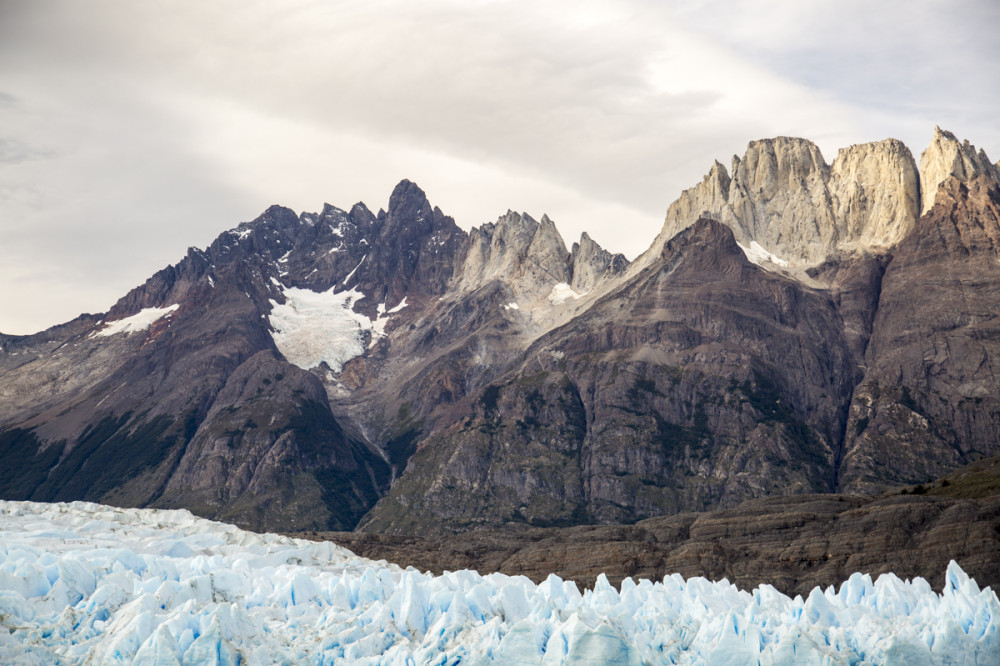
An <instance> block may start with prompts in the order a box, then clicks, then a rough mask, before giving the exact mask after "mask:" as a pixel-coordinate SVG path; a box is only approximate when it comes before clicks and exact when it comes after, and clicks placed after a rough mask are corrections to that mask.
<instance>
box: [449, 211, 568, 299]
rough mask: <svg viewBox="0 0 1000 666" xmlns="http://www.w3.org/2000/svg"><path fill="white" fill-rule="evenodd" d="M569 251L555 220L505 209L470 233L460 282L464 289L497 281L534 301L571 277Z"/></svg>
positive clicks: (521, 296) (475, 287)
mask: <svg viewBox="0 0 1000 666" xmlns="http://www.w3.org/2000/svg"><path fill="white" fill-rule="evenodd" d="M570 275H571V273H570V264H569V253H568V252H567V251H566V244H565V243H564V242H563V239H562V236H561V235H560V234H559V231H558V229H556V226H555V223H554V222H552V220H550V219H549V218H548V216H543V217H542V221H541V222H536V221H535V220H534V219H532V218H531V216H529V215H528V214H526V213H525V214H518V213H515V212H512V211H507V213H506V214H505V215H503V216H502V217H500V218H499V219H498V220H497V221H496V222H495V223H493V224H484V225H483V226H482V227H478V228H474V229H473V230H472V232H471V233H470V243H469V251H468V253H467V254H466V257H465V263H464V265H463V267H462V271H461V278H460V285H461V286H462V288H464V289H466V290H473V289H477V288H478V287H480V286H482V285H484V284H486V283H488V282H490V281H493V280H499V281H501V282H503V283H505V284H507V285H509V286H510V287H511V288H512V289H513V291H514V293H515V294H517V295H518V298H526V299H528V300H533V299H535V298H538V297H539V296H542V295H545V294H547V293H548V292H549V291H550V290H551V289H552V286H553V285H555V284H557V283H560V282H567V283H568V282H569V280H570Z"/></svg>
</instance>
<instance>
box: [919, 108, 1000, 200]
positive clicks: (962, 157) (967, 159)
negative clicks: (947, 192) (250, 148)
mask: <svg viewBox="0 0 1000 666" xmlns="http://www.w3.org/2000/svg"><path fill="white" fill-rule="evenodd" d="M980 175H984V176H986V177H987V178H989V179H991V180H992V181H993V182H995V183H997V184H1000V169H998V168H997V166H996V165H995V164H993V163H992V162H990V160H989V158H988V157H987V156H986V153H985V152H984V151H983V150H979V151H977V150H976V147H975V146H973V145H972V144H971V143H969V141H968V140H966V141H961V142H960V141H959V140H958V139H957V138H956V137H955V135H954V134H952V133H951V132H949V131H947V130H943V129H941V128H940V127H938V126H935V127H934V136H933V137H932V138H931V143H930V145H929V146H928V147H927V149H926V150H925V151H924V152H923V153H922V154H921V155H920V191H921V206H920V213H921V214H923V213H926V212H927V211H928V210H930V209H931V207H932V206H933V205H934V199H935V195H936V194H937V189H938V187H939V186H940V184H941V183H942V182H943V181H945V180H946V179H947V178H948V177H949V176H955V177H956V178H958V179H959V180H962V181H966V182H967V181H971V180H972V179H974V178H976V177H977V176H980Z"/></svg>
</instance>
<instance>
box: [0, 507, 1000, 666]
mask: <svg viewBox="0 0 1000 666" xmlns="http://www.w3.org/2000/svg"><path fill="white" fill-rule="evenodd" d="M998 622H1000V602H998V600H997V596H996V594H994V592H993V591H992V590H990V589H989V588H987V589H984V590H980V589H979V587H978V586H977V585H976V583H975V581H973V580H971V579H970V578H969V577H968V576H967V575H966V574H965V573H964V572H963V571H962V570H961V568H959V566H958V565H957V564H955V563H954V562H953V563H952V564H951V565H950V566H949V567H948V570H947V582H946V585H945V589H944V590H943V592H942V594H937V593H935V592H934V591H933V590H932V589H931V587H930V585H928V584H927V582H926V581H924V580H922V579H919V578H918V579H916V580H914V581H901V580H900V579H898V578H897V577H895V576H893V575H891V574H890V575H882V576H879V578H878V579H877V580H874V581H873V580H872V579H871V577H870V576H867V575H862V574H854V575H852V576H851V577H850V578H849V579H848V580H847V581H845V582H844V583H843V584H842V585H841V586H840V588H839V589H835V588H833V587H830V588H827V589H826V590H822V589H819V588H816V589H814V590H813V591H812V592H811V593H810V594H809V595H808V596H807V597H806V598H805V599H803V598H802V597H796V598H794V599H791V598H789V597H787V596H785V595H784V594H782V593H780V592H778V591H777V590H775V589H774V588H773V587H770V586H767V585H762V586H760V587H758V588H757V589H755V590H753V591H752V592H747V591H743V590H740V589H737V588H736V587H735V586H733V585H731V584H729V583H728V582H726V581H721V582H710V581H708V580H705V579H702V578H691V579H687V580H685V579H683V578H682V577H681V576H679V575H676V574H675V575H672V576H667V577H665V578H664V579H663V580H662V581H659V582H650V581H648V580H641V581H638V582H637V581H633V580H631V579H625V581H623V582H622V584H621V587H620V588H619V589H616V588H615V587H613V586H612V585H610V584H609V583H608V580H607V578H606V577H604V576H601V577H599V578H598V580H597V583H596V584H595V586H594V589H593V590H586V591H583V592H581V591H580V589H579V588H578V587H577V586H576V584H575V583H573V582H571V581H563V580H560V579H559V578H558V577H557V576H555V575H552V576H549V578H548V579H547V580H545V581H544V582H542V583H541V584H538V585H536V584H534V583H532V582H531V581H529V580H528V579H527V578H524V577H520V576H506V575H503V574H490V575H487V576H482V575H480V574H478V573H476V572H474V571H456V572H449V573H445V574H444V575H441V576H433V575H431V574H427V573H421V572H419V571H417V570H415V569H405V570H404V569H401V568H399V567H397V566H395V565H391V564H387V563H385V562H373V561H371V560H366V559H363V558H359V557H357V556H355V555H353V554H352V553H350V552H349V551H347V550H345V549H343V548H340V547H338V546H336V545H333V544H331V543H314V542H309V541H301V540H296V539H291V538H288V537H281V536H277V535H273V534H254V533H250V532H244V531H242V530H239V529H237V528H236V527H233V526H231V525H225V524H221V523H214V522H211V521H207V520H202V519H199V518H195V517H194V516H192V515H191V514H190V513H188V512H186V511H160V510H146V509H143V510H139V509H119V508H112V507H106V506H101V505H97V504H87V503H80V502H74V503H70V504H41V503H31V502H0V624H2V625H3V627H2V628H3V630H0V663H4V664H76V663H101V664H105V663H107V664H116V663H126V664H128V663H131V664H273V663H291V664H298V663H315V664H333V663H358V664H457V663H459V662H461V663H463V664H467V663H468V664H479V663H487V662H497V663H504V664H557V663H580V664H670V663H675V664H757V663H763V664H778V663H789V664H791V663H794V664H883V663H913V664H925V663H926V664H930V663H940V664H953V663H961V664H998V663H1000V635H998Z"/></svg>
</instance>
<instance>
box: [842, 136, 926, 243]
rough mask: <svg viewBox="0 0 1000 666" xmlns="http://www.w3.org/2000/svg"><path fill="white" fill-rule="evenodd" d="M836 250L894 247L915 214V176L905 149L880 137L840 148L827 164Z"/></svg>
mask: <svg viewBox="0 0 1000 666" xmlns="http://www.w3.org/2000/svg"><path fill="white" fill-rule="evenodd" d="M829 187H830V194H831V196H832V199H833V201H834V206H835V208H834V216H835V218H836V220H837V222H838V225H839V226H840V228H841V240H840V243H839V245H840V248H841V249H850V250H855V249H869V248H873V247H889V246H892V245H895V244H896V243H898V242H899V241H900V240H902V239H903V237H904V236H905V235H906V234H907V233H909V231H910V229H912V228H913V224H914V222H916V220H917V217H918V216H919V213H920V177H919V174H918V172H917V164H916V161H915V160H914V159H913V155H912V154H911V153H910V150H909V148H907V147H906V146H905V145H903V142H902V141H899V140H897V139H885V140H884V141H874V142H871V143H863V144H858V145H854V146H850V147H849V148H842V149H841V150H840V151H839V152H838V153H837V158H836V159H835V160H834V161H833V166H832V167H831V168H830V185H829Z"/></svg>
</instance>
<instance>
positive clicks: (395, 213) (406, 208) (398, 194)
mask: <svg viewBox="0 0 1000 666" xmlns="http://www.w3.org/2000/svg"><path fill="white" fill-rule="evenodd" d="M430 209H431V207H430V203H429V202H428V201H427V195H426V194H424V191H423V190H421V189H420V187H418V186H417V184H416V183H413V182H410V181H408V180H401V181H399V184H398V185H396V187H395V188H394V189H393V190H392V194H391V195H389V210H388V211H387V213H386V215H387V217H388V219H397V220H410V219H413V218H419V217H421V214H423V215H426V214H427V213H429V212H430Z"/></svg>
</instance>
